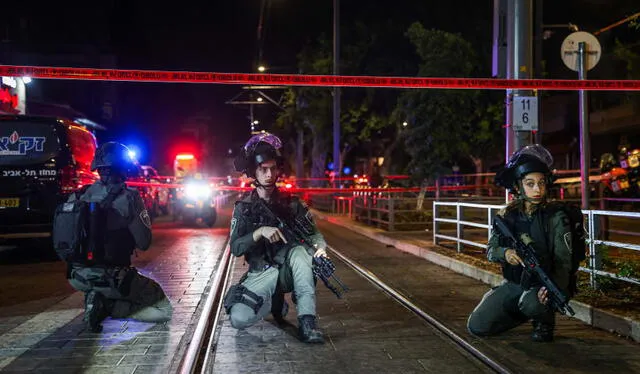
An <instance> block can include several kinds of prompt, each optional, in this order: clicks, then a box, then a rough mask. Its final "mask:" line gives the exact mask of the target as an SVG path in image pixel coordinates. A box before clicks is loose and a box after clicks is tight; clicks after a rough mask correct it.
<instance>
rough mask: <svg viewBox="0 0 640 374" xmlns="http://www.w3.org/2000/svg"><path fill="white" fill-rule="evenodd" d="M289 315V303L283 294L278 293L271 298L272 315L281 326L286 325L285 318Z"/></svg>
mask: <svg viewBox="0 0 640 374" xmlns="http://www.w3.org/2000/svg"><path fill="white" fill-rule="evenodd" d="M288 313H289V303H287V302H286V301H285V300H284V293H283V292H276V293H275V294H273V296H272V297H271V314H272V315H273V319H275V320H276V322H278V323H279V324H283V323H284V317H286V316H287V314H288Z"/></svg>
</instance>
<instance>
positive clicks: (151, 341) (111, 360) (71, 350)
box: [0, 224, 227, 374]
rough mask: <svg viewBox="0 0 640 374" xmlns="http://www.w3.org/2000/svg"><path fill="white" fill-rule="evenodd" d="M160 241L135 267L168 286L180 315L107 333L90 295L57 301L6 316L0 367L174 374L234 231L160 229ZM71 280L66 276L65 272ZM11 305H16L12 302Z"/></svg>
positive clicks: (120, 325)
mask: <svg viewBox="0 0 640 374" xmlns="http://www.w3.org/2000/svg"><path fill="white" fill-rule="evenodd" d="M153 235H154V243H153V246H152V248H150V250H149V251H147V252H139V253H138V255H137V256H136V257H134V258H133V260H134V266H136V267H137V268H138V270H139V271H140V272H141V273H142V274H144V275H146V276H149V277H151V278H153V279H155V280H156V281H158V283H160V285H161V286H162V288H163V289H164V290H165V292H166V293H167V295H168V297H169V299H170V300H171V304H172V305H173V308H174V309H173V318H172V320H171V321H170V322H167V323H162V324H154V323H142V322H135V321H130V320H126V319H124V320H116V319H111V318H108V319H107V320H105V322H104V324H103V325H104V330H103V331H102V332H101V333H92V332H90V331H88V330H87V329H86V325H85V323H83V321H82V317H83V294H82V293H81V292H75V293H73V294H72V295H71V296H69V297H66V298H64V299H62V300H51V304H48V305H50V306H49V307H48V308H46V310H44V311H43V312H41V313H39V314H37V315H35V316H31V315H29V316H23V314H22V313H20V310H19V309H20V308H19V307H20V306H19V305H18V306H17V308H14V309H16V310H15V313H7V314H6V315H13V317H5V318H0V327H1V328H0V332H1V335H0V371H1V372H3V373H4V372H26V371H34V372H36V373H79V372H90V373H136V374H138V373H167V372H175V370H176V368H177V365H178V364H179V360H180V358H181V357H182V355H183V353H184V349H185V348H186V347H187V346H188V341H189V340H190V337H191V332H192V330H193V328H194V321H197V317H198V315H199V313H200V309H201V308H202V305H201V303H200V301H201V299H202V296H203V295H204V294H206V293H207V292H208V289H207V287H208V285H209V280H210V278H211V274H212V272H213V270H214V269H215V267H216V266H217V261H219V257H220V254H221V250H222V247H223V245H224V242H225V238H226V235H227V230H226V229H222V228H216V229H213V230H205V229H190V228H176V227H170V224H159V225H158V226H156V227H154V231H153ZM60 277H61V281H64V274H61V275H60ZM9 308H11V307H9Z"/></svg>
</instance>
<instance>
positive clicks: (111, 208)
mask: <svg viewBox="0 0 640 374" xmlns="http://www.w3.org/2000/svg"><path fill="white" fill-rule="evenodd" d="M128 151H129V150H128V149H127V147H125V146H124V145H122V144H120V143H116V142H109V143H105V144H103V145H102V146H101V147H99V148H98V149H97V151H96V155H95V158H94V160H93V162H92V164H91V169H92V170H94V171H95V170H97V171H98V174H99V175H100V180H99V181H98V182H96V183H94V184H93V185H91V186H89V187H88V188H87V189H86V191H85V192H84V193H83V194H82V195H81V196H79V199H80V200H82V201H86V202H89V203H98V204H101V205H100V206H101V207H102V209H103V210H104V212H105V213H104V218H103V220H104V222H102V225H92V226H98V227H97V228H96V227H91V229H97V230H96V231H100V233H97V232H94V233H92V234H91V235H93V236H94V237H97V243H94V244H93V245H92V247H93V248H94V249H92V251H93V250H95V253H94V252H89V256H88V257H89V258H88V259H86V258H85V259H83V260H82V261H80V260H78V259H75V260H72V261H71V262H70V264H69V274H68V277H69V283H70V284H71V286H72V287H73V288H75V289H76V290H79V291H82V292H85V314H84V319H85V321H86V322H87V323H88V325H89V327H90V329H91V330H92V331H94V332H100V331H102V326H101V323H102V321H103V320H104V319H105V318H107V317H109V316H111V317H113V318H131V319H135V320H139V321H143V322H166V321H169V320H170V319H171V315H172V307H171V303H170V302H169V299H168V298H167V296H166V295H165V294H164V291H163V290H162V288H161V287H160V285H159V284H158V283H156V282H155V281H154V280H152V279H149V278H147V277H145V276H143V275H141V274H140V273H138V271H137V270H136V269H135V268H133V267H131V255H132V254H133V252H134V250H135V249H136V248H138V249H140V250H142V251H146V250H147V249H148V248H149V246H150V245H151V220H150V217H149V213H148V212H147V210H146V209H145V207H144V203H143V201H142V198H141V197H140V194H139V193H138V191H137V190H136V189H133V188H127V187H126V185H125V180H126V179H127V175H128V173H130V172H131V171H132V170H134V167H135V165H134V163H133V161H132V160H131V158H130V157H129V152H128ZM70 199H73V197H71V198H70ZM91 235H90V236H91ZM54 236H55V233H54ZM85 260H87V261H85Z"/></svg>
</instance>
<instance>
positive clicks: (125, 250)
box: [92, 189, 136, 267]
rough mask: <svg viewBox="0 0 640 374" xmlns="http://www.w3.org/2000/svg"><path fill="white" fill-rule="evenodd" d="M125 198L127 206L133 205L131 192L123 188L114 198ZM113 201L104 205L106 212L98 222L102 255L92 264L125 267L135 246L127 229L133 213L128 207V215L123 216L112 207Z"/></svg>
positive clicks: (129, 264) (129, 263) (129, 262)
mask: <svg viewBox="0 0 640 374" xmlns="http://www.w3.org/2000/svg"><path fill="white" fill-rule="evenodd" d="M123 197H124V198H126V199H127V204H128V206H129V207H132V206H133V198H132V195H131V192H130V191H128V190H127V189H124V190H123V191H122V192H121V193H120V194H119V195H118V197H117V198H116V199H115V200H119V199H122V198H123ZM114 204H115V201H114V203H111V204H110V205H109V206H107V207H105V210H106V214H105V215H104V217H102V220H103V222H101V224H100V228H101V229H103V230H100V231H101V233H100V237H101V238H102V240H100V242H101V243H100V247H101V251H102V252H103V255H102V256H100V257H99V258H97V259H96V260H97V261H96V262H95V263H94V264H92V265H93V266H105V267H116V266H118V267H127V266H131V255H132V254H133V251H134V249H135V247H136V242H135V239H134V237H133V235H132V234H131V232H130V231H129V221H130V218H131V217H130V216H131V215H133V214H135V212H132V211H131V210H130V209H131V208H129V210H128V214H129V217H123V216H122V215H121V214H120V212H119V211H118V210H117V209H116V208H115V207H114Z"/></svg>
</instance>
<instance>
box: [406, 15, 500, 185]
mask: <svg viewBox="0 0 640 374" xmlns="http://www.w3.org/2000/svg"><path fill="white" fill-rule="evenodd" d="M406 35H407V37H408V38H409V40H410V41H411V43H412V44H413V45H414V46H415V48H416V52H417V54H418V55H419V56H420V58H421V60H422V62H421V64H420V67H419V71H418V75H419V76H423V77H472V76H474V75H476V74H477V73H478V70H477V66H478V65H479V61H478V58H477V55H476V53H475V51H474V49H473V47H472V45H471V44H470V43H469V42H467V41H466V40H464V39H463V38H462V37H461V36H460V35H458V34H452V33H448V32H445V31H440V30H427V29H425V28H424V27H423V26H422V25H421V24H420V23H414V24H413V25H411V27H410V28H409V30H408V31H407V33H406ZM494 100H495V99H494V98H492V97H491V95H489V94H487V93H483V92H481V91H477V90H435V89H425V90H412V91H407V92H406V93H404V94H403V95H402V96H401V97H400V100H399V101H398V106H397V108H396V116H398V115H402V114H403V115H405V116H406V118H407V120H408V123H409V125H408V126H407V128H406V129H405V130H403V131H406V133H405V134H404V139H405V145H406V150H407V152H408V153H409V154H410V156H411V162H410V163H409V165H408V172H409V173H410V174H412V175H413V176H414V177H416V178H418V179H423V178H434V177H437V176H440V175H442V174H445V173H448V172H449V171H450V170H451V166H452V165H453V163H455V162H457V161H459V160H461V159H463V158H472V159H474V158H475V159H481V158H483V157H485V156H487V154H489V153H490V152H495V149H496V146H495V145H496V140H497V138H498V137H499V134H500V132H501V126H500V124H501V123H502V122H501V121H500V119H501V116H502V111H501V106H500V105H498V104H495V102H494Z"/></svg>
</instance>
